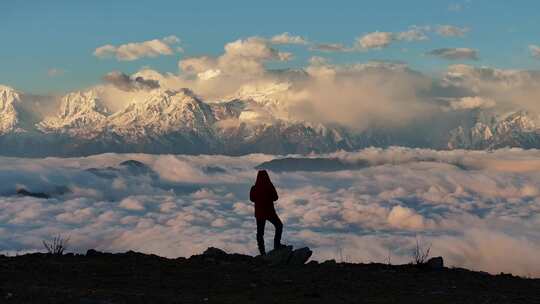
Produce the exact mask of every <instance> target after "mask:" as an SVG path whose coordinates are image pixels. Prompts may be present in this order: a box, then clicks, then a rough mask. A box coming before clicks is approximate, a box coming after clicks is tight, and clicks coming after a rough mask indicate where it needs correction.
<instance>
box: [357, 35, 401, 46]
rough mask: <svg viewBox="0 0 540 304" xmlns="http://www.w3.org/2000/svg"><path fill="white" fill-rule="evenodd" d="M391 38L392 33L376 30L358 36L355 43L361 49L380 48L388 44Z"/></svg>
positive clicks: (392, 37) (392, 36)
mask: <svg viewBox="0 0 540 304" xmlns="http://www.w3.org/2000/svg"><path fill="white" fill-rule="evenodd" d="M393 39H394V35H393V33H390V32H378V31H377V32H373V33H369V34H366V35H364V36H362V37H358V38H357V40H356V45H357V46H358V47H360V48H362V49H381V48H385V47H387V46H389V45H390V43H392V40H393Z"/></svg>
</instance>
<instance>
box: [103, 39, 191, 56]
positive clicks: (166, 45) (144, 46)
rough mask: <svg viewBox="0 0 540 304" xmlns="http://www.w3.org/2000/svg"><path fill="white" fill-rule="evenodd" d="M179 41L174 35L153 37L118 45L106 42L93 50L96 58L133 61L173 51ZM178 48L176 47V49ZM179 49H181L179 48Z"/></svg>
mask: <svg viewBox="0 0 540 304" xmlns="http://www.w3.org/2000/svg"><path fill="white" fill-rule="evenodd" d="M178 43H180V39H179V38H178V37H176V36H167V37H165V38H163V39H153V40H148V41H143V42H131V43H126V44H121V45H118V46H115V45H111V44H106V45H103V46H100V47H98V48H96V49H95V50H94V56H96V57H98V58H110V57H115V58H116V59H118V60H120V61H133V60H137V59H140V58H144V57H150V58H152V57H158V56H163V55H172V54H174V53H175V49H173V46H174V45H176V44H178ZM176 50H178V48H177V49H176ZM180 50H181V49H180Z"/></svg>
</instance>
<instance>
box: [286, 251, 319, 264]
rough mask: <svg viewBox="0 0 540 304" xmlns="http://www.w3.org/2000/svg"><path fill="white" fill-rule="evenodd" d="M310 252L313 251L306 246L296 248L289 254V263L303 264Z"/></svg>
mask: <svg viewBox="0 0 540 304" xmlns="http://www.w3.org/2000/svg"><path fill="white" fill-rule="evenodd" d="M312 254H313V251H311V250H310V249H309V248H308V247H304V248H300V249H296V250H295V251H293V252H292V254H291V257H290V259H289V265H304V264H305V263H306V262H307V260H309V258H310V257H311V255H312Z"/></svg>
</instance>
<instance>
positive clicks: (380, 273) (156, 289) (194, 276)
mask: <svg viewBox="0 0 540 304" xmlns="http://www.w3.org/2000/svg"><path fill="white" fill-rule="evenodd" d="M287 250H288V252H285V253H283V252H281V253H272V254H271V255H270V257H268V258H266V259H262V258H254V257H251V256H246V255H240V254H226V253H224V252H223V251H221V250H219V249H209V250H207V251H206V252H205V253H204V254H201V255H195V256H192V257H190V258H187V259H186V258H177V259H166V258H162V257H159V256H155V255H145V254H141V253H135V252H127V253H122V254H110V253H101V252H97V251H94V250H90V251H88V252H87V254H86V255H74V254H67V255H63V256H53V255H47V254H27V255H21V256H16V257H6V256H0V303H86V304H90V303H540V280H539V279H525V278H519V277H515V276H512V275H508V274H501V275H489V274H486V273H481V272H473V271H469V270H465V269H452V268H440V267H439V266H440V265H438V262H439V261H435V262H436V263H435V264H434V265H432V266H431V267H429V266H415V265H396V266H393V265H384V264H348V263H336V262H334V261H326V262H323V263H318V262H315V261H311V262H308V263H307V264H304V261H305V259H307V258H309V255H310V254H311V252H310V251H309V250H308V249H307V248H306V249H302V250H299V251H295V252H291V251H290V248H288V249H287Z"/></svg>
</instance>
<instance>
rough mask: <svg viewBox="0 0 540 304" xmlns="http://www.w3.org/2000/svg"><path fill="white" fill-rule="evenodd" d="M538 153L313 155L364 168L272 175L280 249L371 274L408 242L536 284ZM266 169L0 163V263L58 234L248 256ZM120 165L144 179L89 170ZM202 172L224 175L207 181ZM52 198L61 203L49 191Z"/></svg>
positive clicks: (205, 161)
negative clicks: (258, 187) (259, 177)
mask: <svg viewBox="0 0 540 304" xmlns="http://www.w3.org/2000/svg"><path fill="white" fill-rule="evenodd" d="M539 153H540V152H539V151H537V150H520V149H503V150H495V151H491V152H482V151H462V150H456V151H433V150H422V149H407V148H398V147H394V148H389V149H376V148H370V149H365V150H361V151H358V152H336V153H332V154H327V155H318V156H312V157H327V158H339V159H341V160H342V161H344V162H345V163H351V164H352V163H355V162H358V161H364V162H367V164H368V166H367V167H365V168H363V169H361V170H358V169H355V170H342V171H335V172H317V171H315V172H313V171H312V172H309V171H296V172H294V171H292V172H286V173H275V172H270V175H271V178H272V180H273V181H274V183H275V185H276V187H277V189H278V192H279V196H280V199H279V201H278V202H277V205H276V208H277V211H278V213H279V215H280V216H281V217H282V220H283V222H284V224H285V234H284V242H286V243H287V244H293V245H295V246H304V245H307V246H310V247H312V249H314V259H319V260H321V259H330V258H335V259H338V260H339V259H340V255H338V254H337V253H336V248H341V249H342V255H343V256H344V257H345V256H346V257H347V259H348V260H349V261H351V262H359V261H363V262H368V261H374V262H383V261H384V259H385V258H386V257H387V255H388V252H391V254H392V261H393V263H407V262H409V261H410V260H411V252H412V250H413V248H414V246H415V242H416V236H417V235H420V236H421V237H420V238H421V239H422V240H423V241H425V242H426V243H430V244H432V249H431V250H432V253H433V255H442V256H444V258H445V263H446V264H447V265H449V266H458V267H468V268H472V269H477V270H484V271H489V272H492V273H499V272H501V271H504V272H512V273H515V274H520V275H528V276H535V277H539V276H540V261H539V260H538V258H537V253H538V250H540V238H539V237H538V236H539V235H540V217H539V216H538V214H540V199H539V198H538V194H539V192H538V190H536V189H538V188H540V177H539V175H538V171H539V170H540V162H539V161H538V159H540V154H539ZM276 157H277V156H269V155H260V154H258V155H248V156H243V157H227V156H219V155H215V156H174V155H145V154H103V155H94V156H90V157H85V158H69V159H62V158H49V159H18V158H2V157H0V169H1V170H0V181H2V183H0V194H1V196H0V208H1V210H2V212H1V213H0V227H7V228H6V229H0V251H6V252H10V251H13V250H20V251H22V252H24V251H36V250H42V248H41V246H42V245H41V240H43V239H49V238H50V237H52V236H54V235H57V234H61V235H64V236H67V235H70V237H71V242H70V244H71V247H70V248H71V249H70V250H73V251H76V252H84V251H86V250H87V249H89V248H96V249H98V250H107V251H126V250H137V251H143V252H147V253H155V254H160V255H164V256H168V257H177V256H188V255H191V254H195V253H200V252H201V251H203V250H204V249H205V248H206V247H209V246H216V247H220V248H224V249H226V250H228V251H234V252H240V253H248V254H255V252H256V245H255V236H254V231H255V221H254V218H253V204H252V203H251V202H250V201H249V199H248V192H249V188H250V185H251V184H252V183H253V182H254V179H255V175H256V171H255V170H254V169H253V168H254V167H255V166H256V165H258V164H260V163H262V162H265V161H269V160H272V159H275V158H276ZM128 159H134V160H137V161H140V162H142V163H144V164H145V165H147V166H148V167H149V168H150V169H152V170H153V171H154V172H155V176H150V175H145V174H140V173H137V172H138V171H129V170H124V171H122V170H120V171H117V176H116V177H115V176H108V175H100V174H96V173H92V171H89V170H87V169H89V168H98V169H99V168H101V169H104V168H107V167H117V166H118V164H119V163H120V162H122V161H125V160H128ZM209 166H213V167H215V166H219V167H220V168H222V170H220V171H214V172H210V171H208V170H207V168H208V167H209ZM109 170H110V169H109ZM93 172H96V171H95V170H93ZM109 172H110V171H109ZM119 180H121V182H118V181H119ZM17 186H24V187H26V188H27V189H29V190H31V191H35V192H46V193H55V194H53V198H51V199H49V200H46V199H37V198H30V197H18V196H14V195H13V194H14V191H15V188H16V187H17ZM59 187H65V188H67V190H69V191H64V192H55V191H58V190H57V189H58V188H59ZM267 239H268V241H269V242H270V240H271V235H269V236H268V237H267ZM511 248H512V250H510V249H511ZM516 248H517V249H516ZM516 250H517V252H516Z"/></svg>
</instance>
